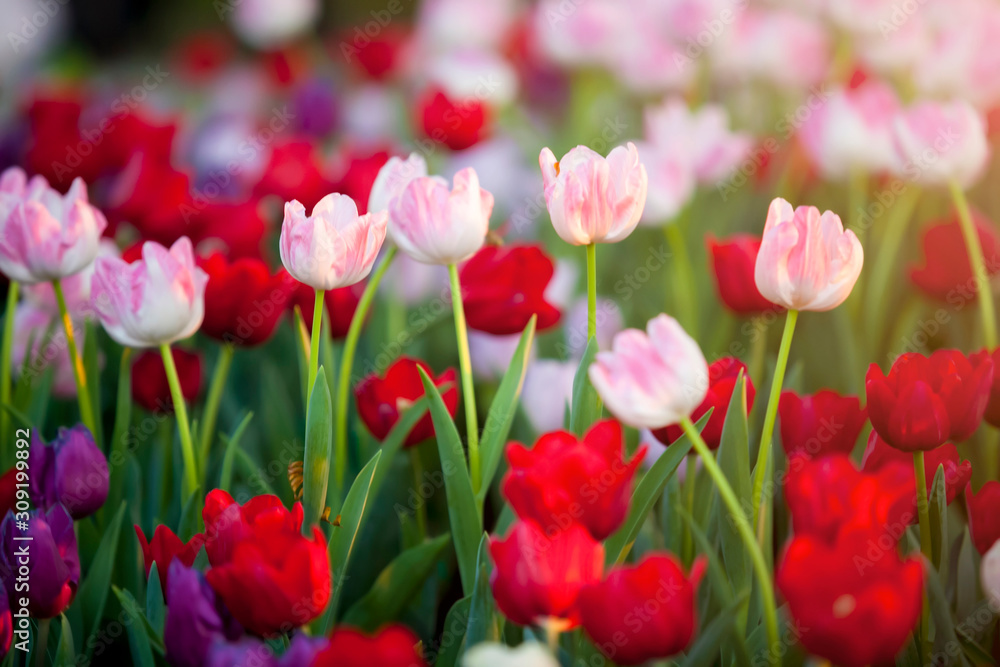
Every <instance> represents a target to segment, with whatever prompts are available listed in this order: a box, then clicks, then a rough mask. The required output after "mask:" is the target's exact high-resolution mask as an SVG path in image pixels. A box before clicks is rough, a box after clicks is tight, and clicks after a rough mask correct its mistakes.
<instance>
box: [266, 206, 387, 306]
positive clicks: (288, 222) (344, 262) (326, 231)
mask: <svg viewBox="0 0 1000 667" xmlns="http://www.w3.org/2000/svg"><path fill="white" fill-rule="evenodd" d="M388 215H389V214H388V213H387V212H386V211H369V212H368V213H366V214H364V215H360V216H359V215H358V207H357V206H356V205H355V204H354V200H353V199H351V198H350V197H348V196H347V195H342V194H337V193H334V194H329V195H327V196H325V197H323V198H322V199H320V200H319V202H318V203H317V204H316V206H314V207H313V210H312V215H311V216H307V215H306V209H305V207H304V206H303V205H302V204H300V203H299V202H298V201H297V200H292V201H290V202H287V203H286V204H285V219H284V222H282V223H281V240H280V243H279V245H280V251H281V263H282V264H284V265H285V268H286V269H287V270H288V273H290V274H291V275H292V277H293V278H295V279H296V280H298V281H299V282H300V283H305V284H306V285H309V286H310V287H313V288H315V289H322V290H332V289H337V288H338V287H349V286H350V285H353V284H355V283H359V282H361V281H362V280H364V279H365V278H366V277H367V276H368V274H369V273H371V270H372V265H373V264H375V258H376V257H377V256H378V251H379V249H380V248H381V247H382V242H383V241H385V234H386V227H387V224H388V223H387V218H388Z"/></svg>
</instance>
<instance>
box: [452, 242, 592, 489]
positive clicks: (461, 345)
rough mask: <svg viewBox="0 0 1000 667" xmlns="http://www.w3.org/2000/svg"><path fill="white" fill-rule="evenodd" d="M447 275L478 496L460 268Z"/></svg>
mask: <svg viewBox="0 0 1000 667" xmlns="http://www.w3.org/2000/svg"><path fill="white" fill-rule="evenodd" d="M587 247H588V256H589V253H591V252H593V251H592V250H590V249H592V248H593V247H594V246H593V245H590V246H587ZM448 276H449V278H450V279H451V305H452V310H453V311H454V312H455V338H456V340H457V341H458V361H459V365H460V366H461V371H462V403H463V404H465V430H466V433H467V434H468V441H469V475H470V476H471V477H472V491H473V493H475V494H476V495H479V488H480V487H481V486H482V474H481V472H480V467H479V417H478V416H477V415H476V394H475V386H474V385H473V382H472V358H471V357H470V355H469V332H468V330H467V329H466V326H465V309H464V308H463V307H462V286H461V285H460V284H459V282H458V267H456V266H455V265H454V264H449V265H448ZM591 312H594V311H591ZM591 335H593V334H591Z"/></svg>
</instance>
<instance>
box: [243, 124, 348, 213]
mask: <svg viewBox="0 0 1000 667" xmlns="http://www.w3.org/2000/svg"><path fill="white" fill-rule="evenodd" d="M261 174H262V176H261V179H260V181H259V182H258V183H257V184H256V185H255V186H254V194H255V195H257V196H260V197H264V196H267V195H275V196H277V197H278V199H280V200H282V201H291V200H293V199H297V200H298V201H300V202H302V205H303V206H305V207H306V208H308V209H310V210H311V209H312V207H313V206H315V205H316V203H317V202H319V200H320V199H322V198H323V197H325V196H326V195H327V194H329V193H330V192H333V189H334V188H333V183H332V182H331V180H330V179H329V178H328V176H327V174H326V173H325V172H324V169H323V166H322V160H321V156H320V154H319V151H318V150H317V149H316V146H315V144H314V143H313V142H312V141H309V140H298V139H296V140H292V141H287V142H283V143H279V144H276V145H275V146H274V148H273V149H272V150H271V155H270V157H269V158H268V163H267V166H266V167H265V168H264V169H263V171H262V172H261Z"/></svg>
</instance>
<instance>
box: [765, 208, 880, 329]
mask: <svg viewBox="0 0 1000 667" xmlns="http://www.w3.org/2000/svg"><path fill="white" fill-rule="evenodd" d="M863 263H864V250H862V248H861V242H860V241H858V237H857V236H855V235H854V232H852V231H850V230H847V231H844V225H843V223H841V221H840V217H839V216H838V215H837V214H836V213H833V212H831V211H825V212H824V213H823V214H822V215H820V212H819V209H818V208H816V207H815V206H799V207H798V208H796V209H794V210H793V209H792V205H791V204H789V203H788V202H787V201H785V200H784V199H781V198H780V197H779V198H778V199H775V200H774V201H772V202H771V206H770V208H768V211H767V222H766V223H765V225H764V237H763V240H762V242H761V245H760V252H759V254H758V255H757V264H756V265H755V269H754V281H755V282H756V283H757V289H758V290H760V293H761V294H762V295H763V296H764V298H765V299H767V300H768V301H770V302H772V303H775V304H777V305H779V306H783V307H785V308H788V309H789V310H815V311H824V310H831V309H833V308H836V307H837V306H839V305H840V304H842V303H843V302H844V300H845V299H847V297H848V296H849V295H850V293H851V290H852V289H853V288H854V283H856V282H857V280H858V276H859V275H861V266H862V264H863Z"/></svg>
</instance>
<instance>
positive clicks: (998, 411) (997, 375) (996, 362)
mask: <svg viewBox="0 0 1000 667" xmlns="http://www.w3.org/2000/svg"><path fill="white" fill-rule="evenodd" d="M986 354H987V352H986V351H985V350H984V351H982V352H978V353H976V354H974V355H972V356H973V357H977V358H978V357H979V356H980V355H986ZM989 356H990V359H992V360H993V383H992V384H991V385H990V399H989V401H987V403H986V412H985V413H984V414H983V421H985V422H986V423H987V424H989V425H990V426H994V427H996V428H1000V371H998V370H997V368H998V367H1000V347H998V348H997V349H995V350H993V354H990V355H989Z"/></svg>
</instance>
